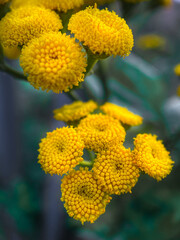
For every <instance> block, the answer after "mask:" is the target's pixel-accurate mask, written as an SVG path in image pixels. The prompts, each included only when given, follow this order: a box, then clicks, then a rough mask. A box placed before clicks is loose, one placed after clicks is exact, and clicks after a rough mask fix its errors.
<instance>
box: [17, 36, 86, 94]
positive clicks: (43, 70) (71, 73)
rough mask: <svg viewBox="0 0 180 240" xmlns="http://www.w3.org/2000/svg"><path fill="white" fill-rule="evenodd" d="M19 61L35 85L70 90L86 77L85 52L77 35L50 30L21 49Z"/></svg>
mask: <svg viewBox="0 0 180 240" xmlns="http://www.w3.org/2000/svg"><path fill="white" fill-rule="evenodd" d="M20 64H21V66H22V68H23V70H24V73H25V74H27V75H28V81H29V82H30V83H31V84H32V85H33V86H34V87H35V88H36V89H39V88H41V89H42V90H47V91H49V90H52V91H54V92H56V93H59V92H62V91H65V92H67V91H69V90H70V89H71V88H72V87H73V86H78V84H79V83H80V82H82V81H84V72H85V71H86V68H85V67H86V58H85V53H84V52H82V48H81V46H80V45H79V44H78V43H76V42H75V39H74V38H71V37H70V36H67V35H66V34H61V33H60V32H59V33H53V32H52V33H47V34H44V35H42V36H41V37H40V38H36V39H33V40H32V41H31V42H30V43H29V44H28V45H27V46H25V47H24V48H23V49H22V54H21V56H20Z"/></svg>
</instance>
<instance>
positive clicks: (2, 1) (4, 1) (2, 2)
mask: <svg viewBox="0 0 180 240" xmlns="http://www.w3.org/2000/svg"><path fill="white" fill-rule="evenodd" d="M8 1H9V0H0V4H4V3H6V2H8Z"/></svg>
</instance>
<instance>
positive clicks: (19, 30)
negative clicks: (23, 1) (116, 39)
mask: <svg viewBox="0 0 180 240" xmlns="http://www.w3.org/2000/svg"><path fill="white" fill-rule="evenodd" d="M62 28H63V26H62V22H61V20H60V18H59V16H58V15H57V14H56V13H55V12H53V11H51V10H49V9H45V8H40V7H34V6H25V7H21V8H18V9H14V10H12V11H11V12H9V13H7V14H6V15H5V17H4V18H2V20H1V21H0V42H1V44H2V45H3V46H4V47H14V46H23V45H24V44H27V43H28V42H29V41H30V40H31V39H33V38H36V37H39V36H40V35H41V34H42V33H46V32H50V31H53V32H58V31H59V29H62Z"/></svg>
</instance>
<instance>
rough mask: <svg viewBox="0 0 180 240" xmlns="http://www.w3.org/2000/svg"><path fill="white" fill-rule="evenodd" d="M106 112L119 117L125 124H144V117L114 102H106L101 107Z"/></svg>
mask: <svg viewBox="0 0 180 240" xmlns="http://www.w3.org/2000/svg"><path fill="white" fill-rule="evenodd" d="M100 108H101V109H102V110H103V112H104V113H106V114H107V115H109V116H111V117H113V118H116V119H118V120H119V121H121V122H122V123H124V124H128V125H131V126H136V125H140V124H142V121H143V118H142V117H140V116H139V115H136V114H134V113H132V112H130V111H129V110H128V109H127V108H125V107H120V106H117V105H115V104H113V103H109V102H107V103H105V104H104V105H102V106H101V107H100Z"/></svg>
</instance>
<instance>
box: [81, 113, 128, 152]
mask: <svg viewBox="0 0 180 240" xmlns="http://www.w3.org/2000/svg"><path fill="white" fill-rule="evenodd" d="M77 131H78V133H79V134H80V136H81V138H82V139H83V141H84V143H85V147H86V148H87V149H90V150H94V151H95V152H96V151H97V152H98V151H100V150H102V149H106V148H107V147H109V146H110V145H112V144H115V143H119V142H123V141H124V139H125V135H126V132H125V130H124V128H123V127H122V125H121V124H120V123H119V121H118V120H116V119H114V118H112V117H110V116H106V115H102V114H92V115H88V116H87V117H86V118H84V119H82V120H81V121H80V124H79V125H78V128H77Z"/></svg>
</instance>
